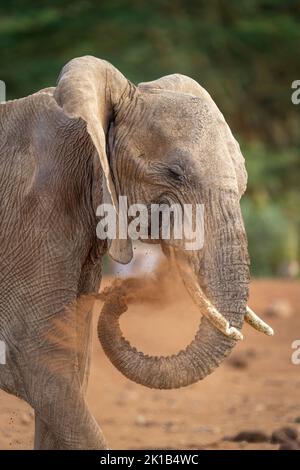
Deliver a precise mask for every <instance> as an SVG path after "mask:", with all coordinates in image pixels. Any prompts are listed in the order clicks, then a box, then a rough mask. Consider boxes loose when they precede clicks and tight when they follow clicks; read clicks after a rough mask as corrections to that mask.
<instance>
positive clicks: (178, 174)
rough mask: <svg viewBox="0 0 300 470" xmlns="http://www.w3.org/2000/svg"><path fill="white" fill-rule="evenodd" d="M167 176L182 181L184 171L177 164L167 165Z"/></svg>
mask: <svg viewBox="0 0 300 470" xmlns="http://www.w3.org/2000/svg"><path fill="white" fill-rule="evenodd" d="M168 176H169V178H172V179H173V180H175V181H178V182H183V181H184V171H183V169H182V168H181V167H180V166H179V165H176V166H172V167H169V168H168Z"/></svg>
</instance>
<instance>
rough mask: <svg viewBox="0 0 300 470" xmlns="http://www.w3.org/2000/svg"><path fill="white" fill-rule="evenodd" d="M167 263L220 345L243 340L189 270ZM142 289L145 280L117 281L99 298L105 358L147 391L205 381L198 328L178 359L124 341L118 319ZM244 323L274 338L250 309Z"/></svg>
mask: <svg viewBox="0 0 300 470" xmlns="http://www.w3.org/2000/svg"><path fill="white" fill-rule="evenodd" d="M170 261H171V263H172V264H173V263H175V264H176V268H177V269H178V271H179V274H180V277H181V279H182V281H183V283H184V286H185V288H186V290H187V291H188V293H189V295H190V296H191V298H192V300H193V302H194V303H195V304H196V306H197V309H198V310H199V311H200V312H201V314H202V317H204V318H205V320H207V322H208V323H209V325H211V327H212V329H213V330H215V333H216V335H217V334H220V333H221V337H220V341H222V339H221V338H222V337H223V338H224V340H225V339H226V338H227V341H229V342H230V344H232V345H234V344H235V343H236V341H238V340H242V339H243V335H242V333H241V331H240V330H239V329H238V328H235V327H234V326H232V325H230V322H229V321H228V320H227V319H226V318H225V316H224V315H222V313H220V312H219V311H218V309H217V308H216V307H215V306H214V305H213V303H212V302H211V301H210V299H209V298H208V297H207V296H206V295H205V294H204V292H203V291H202V289H201V287H200V286H199V283H198V282H197V281H196V279H195V277H194V276H193V273H192V272H191V271H190V270H189V269H188V266H187V265H184V264H182V263H178V260H176V259H173V256H172V257H171V260H170ZM152 282H153V283H155V282H156V283H157V286H156V287H155V286H154V288H157V289H158V290H159V289H160V288H161V280H159V279H158V280H155V279H153V281H152ZM144 288H145V280H144V278H127V279H126V278H125V279H123V280H120V279H117V280H115V281H114V283H113V285H112V286H110V287H108V288H107V289H106V290H105V291H104V292H102V293H101V294H100V298H101V299H102V300H104V305H103V308H102V311H101V314H100V317H99V321H98V337H99V340H100V343H101V344H102V347H103V349H104V352H105V353H106V355H107V357H108V358H109V359H110V361H111V362H112V363H113V364H114V365H115V367H116V368H117V369H118V370H119V371H120V372H121V373H123V375H125V376H126V377H127V378H129V379H130V380H133V381H134V382H137V383H140V384H142V385H145V386H148V387H150V388H160V389H162V388H165V389H167V388H178V387H182V386H186V385H190V384H191V383H194V382H196V381H198V380H200V379H202V378H204V377H205V376H206V375H207V374H208V373H210V371H208V370H207V369H205V370H204V371H203V372H199V371H198V369H199V362H200V361H201V359H200V358H201V356H203V354H206V353H205V351H207V345H206V346H205V345H204V351H202V350H199V347H200V346H199V338H200V336H201V334H202V336H201V338H202V339H204V343H205V334H204V335H203V331H202V332H200V329H201V326H200V329H199V330H198V332H197V334H196V336H195V338H194V340H193V341H192V342H191V343H190V344H189V345H188V346H187V347H186V349H185V350H183V351H180V352H179V353H178V354H177V355H173V356H166V357H165V356H162V357H159V356H148V355H144V353H142V352H140V351H137V349H136V348H135V347H133V346H131V344H130V343H129V341H127V339H125V338H124V337H123V335H122V331H121V329H120V324H119V318H120V316H121V315H122V314H123V313H125V312H126V311H127V310H128V307H129V305H130V304H133V303H137V302H139V299H140V298H142V297H143V296H142V294H141V292H142V291H143V289H144ZM244 319H245V321H246V322H247V323H249V324H250V325H251V326H252V327H254V328H255V329H256V330H258V331H260V332H262V333H265V334H267V335H273V330H272V328H271V327H270V326H269V325H267V324H266V323H265V322H264V321H263V320H262V319H260V318H259V317H258V316H257V315H256V314H255V313H254V312H253V311H252V310H251V309H250V308H249V307H247V309H246V311H245V315H244ZM200 325H201V323H200ZM200 343H201V341H200ZM200 353H201V354H200ZM216 361H217V360H216ZM187 365H188V366H187ZM176 371H177V372H176ZM178 371H180V374H179V373H178ZM174 376H175V378H174Z"/></svg>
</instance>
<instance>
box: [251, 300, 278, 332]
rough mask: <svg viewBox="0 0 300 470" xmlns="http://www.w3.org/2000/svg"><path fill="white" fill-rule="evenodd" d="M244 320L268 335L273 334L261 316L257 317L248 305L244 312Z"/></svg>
mask: <svg viewBox="0 0 300 470" xmlns="http://www.w3.org/2000/svg"><path fill="white" fill-rule="evenodd" d="M245 321H246V322H247V323H249V325H251V326H252V327H253V328H255V329H256V330H257V331H260V332H261V333H264V334H265V335H268V336H273V335H274V330H273V328H271V327H270V326H269V325H268V324H267V323H265V322H264V321H263V320H262V319H261V318H259V316H258V315H256V313H254V312H253V310H251V308H250V307H248V306H247V309H246V314H245Z"/></svg>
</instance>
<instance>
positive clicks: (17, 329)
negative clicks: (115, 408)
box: [0, 56, 272, 449]
mask: <svg viewBox="0 0 300 470" xmlns="http://www.w3.org/2000/svg"><path fill="white" fill-rule="evenodd" d="M0 119H1V120H0V123H1V138H0V139H1V140H0V142H1V144H0V156H1V158H0V195H1V217H0V228H1V230H0V233H1V243H0V251H1V257H0V259H1V262H0V266H1V281H0V293H1V295H0V340H1V341H2V342H3V343H5V345H6V362H5V364H1V365H0V388H1V389H2V390H4V391H6V392H8V393H11V394H14V395H16V396H18V397H19V398H21V399H23V400H25V401H26V402H27V403H28V404H29V405H30V406H31V407H32V408H33V410H34V412H35V438H34V447H35V449H105V448H106V441H105V438H104V436H103V434H102V431H101V429H100V427H99V426H98V423H97V422H96V420H95V418H94V417H93V415H92V413H91V412H90V410H89V408H88V406H87V403H86V400H85V392H86V386H87V381H88V375H89V365H90V349H91V318H92V312H91V310H92V303H93V302H91V304H90V305H89V308H88V309H87V311H86V312H85V313H84V314H83V313H82V312H81V311H80V309H79V310H77V309H76V301H77V300H78V299H80V298H83V297H84V296H86V295H87V296H88V295H93V294H96V293H97V292H98V291H99V287H100V281H101V274H102V258H103V256H104V254H105V253H108V254H109V255H110V256H111V257H112V258H113V259H114V260H116V261H118V262H120V263H128V262H129V261H130V260H131V258H132V240H131V239H130V237H127V238H126V237H125V238H121V237H117V238H115V239H111V240H109V239H107V240H100V239H99V238H98V237H97V234H96V227H97V223H98V218H97V215H96V212H97V207H98V206H99V204H101V203H102V202H103V201H110V203H111V204H112V205H113V207H114V208H115V210H116V212H118V210H119V199H118V198H119V196H120V195H126V196H127V198H128V203H129V204H134V203H142V204H146V205H149V204H151V203H160V202H164V203H165V204H171V203H172V202H174V201H175V202H176V203H179V204H185V203H188V204H192V205H193V204H197V203H200V204H203V205H204V207H205V224H204V233H205V242H204V245H203V247H202V248H201V249H199V250H193V251H184V250H183V249H182V244H180V243H179V244H178V243H175V242H174V240H173V239H170V240H162V239H158V240H156V242H157V243H159V244H160V245H161V248H162V250H163V252H164V253H165V255H166V256H167V257H172V258H173V257H175V261H176V260H177V262H178V263H179V264H180V263H181V260H184V263H185V265H184V266H185V268H182V276H183V279H184V280H185V284H186V286H187V288H188V290H189V291H190V294H191V295H192V297H193V299H194V300H195V302H196V303H198V304H200V303H201V302H202V303H203V302H204V308H205V310H206V311H207V315H204V316H203V318H202V321H201V324H200V327H199V330H198V332H197V334H196V336H195V339H194V340H193V341H192V343H191V344H190V345H189V346H188V347H187V348H186V350H185V351H181V352H179V353H178V354H177V355H173V356H171V357H169V358H157V357H149V356H144V355H143V354H142V353H140V352H138V351H137V350H136V349H135V348H133V347H131V345H130V344H129V343H128V342H127V340H126V339H124V338H123V337H122V334H121V331H120V328H119V326H118V316H119V315H120V313H122V311H124V305H123V306H122V305H121V307H120V305H119V304H118V302H115V304H116V305H115V311H113V312H112V310H114V308H113V306H114V299H115V300H116V295H115V296H113V294H112V295H111V296H108V300H107V302H105V303H104V307H103V311H102V314H101V316H100V320H99V325H98V329H99V338H100V340H101V343H102V345H103V348H104V350H105V352H106V354H107V355H108V357H109V358H110V359H111V361H112V362H113V364H114V365H115V366H116V367H117V368H118V369H119V370H120V371H121V372H122V373H123V374H125V375H126V376H127V377H129V378H130V379H131V380H134V381H136V382H138V383H140V384H143V385H145V386H148V387H155V388H160V389H162V388H177V387H181V386H186V385H189V384H191V383H194V382H196V381H197V380H200V379H203V378H204V377H206V376H207V375H208V374H210V373H211V372H212V371H213V370H214V369H216V367H218V366H219V365H220V363H221V362H222V361H223V360H224V358H225V357H226V356H227V355H228V354H229V353H230V351H231V350H232V349H233V347H234V346H235V344H236V343H237V341H238V339H240V338H241V336H242V335H241V333H240V330H241V328H242V325H243V321H244V319H246V320H247V321H248V322H249V323H251V324H252V326H254V327H255V328H256V329H258V330H261V331H264V332H265V333H267V334H272V331H271V328H269V327H268V325H266V324H265V323H264V322H263V321H262V320H260V319H259V317H257V316H255V314H254V313H253V312H252V311H251V310H250V309H249V308H248V307H247V300H248V286H249V278H250V275H249V255H248V249H247V239H246V232H245V228H244V224H243V219H242V214H241V209H240V198H241V196H242V194H243V193H244V191H245V189H246V184H247V173H246V169H245V162H244V158H243V156H242V153H241V151H240V147H239V145H238V143H237V141H236V140H235V139H234V137H233V135H232V133H231V131H230V128H229V126H228V125H227V123H226V121H225V119H224V117H223V115H222V113H221V112H220V110H219V109H218V107H217V106H216V104H215V103H214V101H213V100H212V98H211V97H210V95H209V94H208V93H207V92H206V91H205V90H204V89H203V88H202V87H201V86H200V85H199V84H198V83H197V82H196V81H194V80H193V79H191V78H189V77H187V76H184V75H180V74H173V75H169V76H165V77H163V78H160V79H158V80H155V81H152V82H145V83H140V84H139V85H137V86H136V85H134V84H133V83H131V82H130V81H129V80H127V79H126V78H125V77H124V76H123V75H122V73H121V72H119V71H118V70H117V69H116V68H115V67H114V66H113V65H111V64H110V63H109V62H107V61H105V60H102V59H98V58H95V57H92V56H84V57H79V58H75V59H72V60H71V61H70V62H69V63H67V64H66V65H65V66H64V67H63V69H62V71H61V73H60V75H59V77H58V80H57V84H56V87H50V88H46V89H43V90H41V91H39V92H37V93H34V94H32V95H30V96H28V97H25V98H20V99H17V100H12V101H8V102H6V103H2V104H1V105H0ZM72 305H75V307H74V308H71V307H70V306H72ZM202 306H203V305H202ZM125 309H126V308H125Z"/></svg>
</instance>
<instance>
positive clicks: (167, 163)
mask: <svg viewBox="0 0 300 470" xmlns="http://www.w3.org/2000/svg"><path fill="white" fill-rule="evenodd" d="M54 97H55V99H56V101H57V102H58V104H59V105H60V106H61V107H62V108H63V109H64V111H65V112H66V113H68V114H69V115H71V116H73V117H81V118H82V119H83V120H84V121H85V122H86V126H87V131H88V133H89V134H90V137H91V139H92V141H93V143H94V146H95V148H96V150H97V153H98V155H99V158H100V162H101V166H102V169H103V174H104V177H105V178H104V186H105V188H106V196H107V197H109V198H110V199H111V201H112V203H113V205H114V207H115V209H116V211H117V212H118V210H119V208H118V196H121V195H125V196H127V198H128V204H133V203H142V204H146V205H149V204H151V203H164V204H167V205H171V204H173V203H176V204H180V205H183V204H191V205H192V206H193V207H194V206H195V205H196V204H202V205H203V206H204V211H205V218H204V245H203V247H202V248H201V249H197V250H191V251H190V250H185V249H184V240H183V242H182V243H178V242H175V241H174V239H170V240H169V241H167V240H161V239H160V240H158V242H159V243H161V245H162V249H163V251H164V252H165V253H166V254H167V256H170V255H171V254H172V256H174V257H175V259H176V260H177V263H178V264H179V266H181V273H182V277H183V280H184V282H185V284H186V286H187V288H188V290H189V292H190V294H191V296H192V297H193V299H194V300H195V302H197V303H198V304H199V305H200V304H202V307H203V302H204V309H205V310H206V312H208V314H207V315H205V316H204V318H203V319H202V321H201V322H200V326H199V330H198V332H197V334H196V336H195V339H194V340H193V341H192V343H191V344H190V345H189V346H187V348H186V349H185V350H184V351H180V352H179V353H178V354H177V355H173V356H171V357H150V356H145V355H144V354H143V353H141V352H138V351H137V350H136V349H135V348H133V347H132V346H131V345H130V344H129V343H128V341H126V339H125V338H123V336H122V334H121V330H120V328H119V326H118V315H119V314H120V313H122V308H123V307H122V306H121V307H120V305H119V304H118V302H115V310H116V311H115V312H113V313H111V312H110V313H109V312H108V311H109V310H111V309H108V308H107V306H105V307H104V310H103V314H102V317H101V318H102V319H101V321H100V328H99V337H100V340H101V343H102V345H103V348H104V350H105V352H106V354H107V355H108V357H109V358H110V359H111V361H112V362H113V363H114V365H115V366H116V367H117V368H118V369H119V370H120V371H121V372H122V373H123V374H125V375H126V376H127V377H129V378H130V379H132V380H134V381H136V382H138V383H140V384H143V385H146V386H149V387H154V388H177V387H181V386H185V385H189V384H191V383H194V382H196V381H198V380H200V379H203V378H204V377H205V376H207V375H208V374H209V373H211V372H212V371H213V370H214V369H215V368H216V367H217V366H218V365H219V364H220V363H221V362H222V361H223V359H224V358H225V357H226V356H227V355H228V353H229V352H230V351H231V350H232V348H233V347H234V345H235V344H236V341H237V339H239V338H241V333H240V330H241V328H242V325H243V320H244V318H246V319H248V320H249V322H252V324H253V325H254V326H255V327H257V329H261V330H263V329H265V332H266V333H267V334H271V333H272V332H271V330H270V329H269V330H268V328H267V326H266V325H265V324H263V322H261V321H260V320H259V319H258V318H257V317H255V316H254V314H252V313H251V312H250V310H247V299H248V285H249V257H248V251H247V239H246V233H245V228H244V224H243V219H242V215H241V210H240V198H241V196H242V194H243V192H244V191H245V188H246V182H247V174H246V170H245V165H244V158H243V156H242V154H241V151H240V148H239V145H238V143H237V142H236V140H235V139H234V137H233V135H232V133H231V131H230V129H229V127H228V125H227V124H226V121H225V119H224V117H223V115H222V114H221V112H220V110H219V109H218V108H217V106H216V104H215V103H214V101H213V100H212V98H211V97H210V95H209V94H208V93H207V92H206V91H205V90H204V89H203V88H202V87H201V86H200V85H199V84H198V83H197V82H195V81H194V80H192V79H191V78H188V77H186V76H183V75H178V74H175V75H170V76H167V77H164V78H162V79H159V80H156V81H153V82H148V83H141V84H139V85H138V86H135V85H133V84H132V83H130V82H129V81H128V80H127V79H126V78H125V77H124V76H123V75H122V74H121V73H120V72H119V71H118V70H117V69H116V68H114V67H113V66H112V65H111V64H109V63H108V62H106V61H103V60H99V59H96V58H93V57H83V58H78V59H74V60H72V61H71V62H70V63H69V64H67V65H66V66H65V67H64V69H63V70H62V73H61V75H60V77H59V80H58V85H57V87H56V90H55V93H54ZM109 252H110V254H111V255H112V257H113V258H114V259H116V260H117V261H120V262H123V263H127V262H128V261H130V259H131V257H132V249H131V240H130V239H129V238H128V239H126V240H122V239H119V240H118V239H116V240H112V241H111V242H110V247H109ZM182 266H183V267H182ZM123 310H124V309H123Z"/></svg>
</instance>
